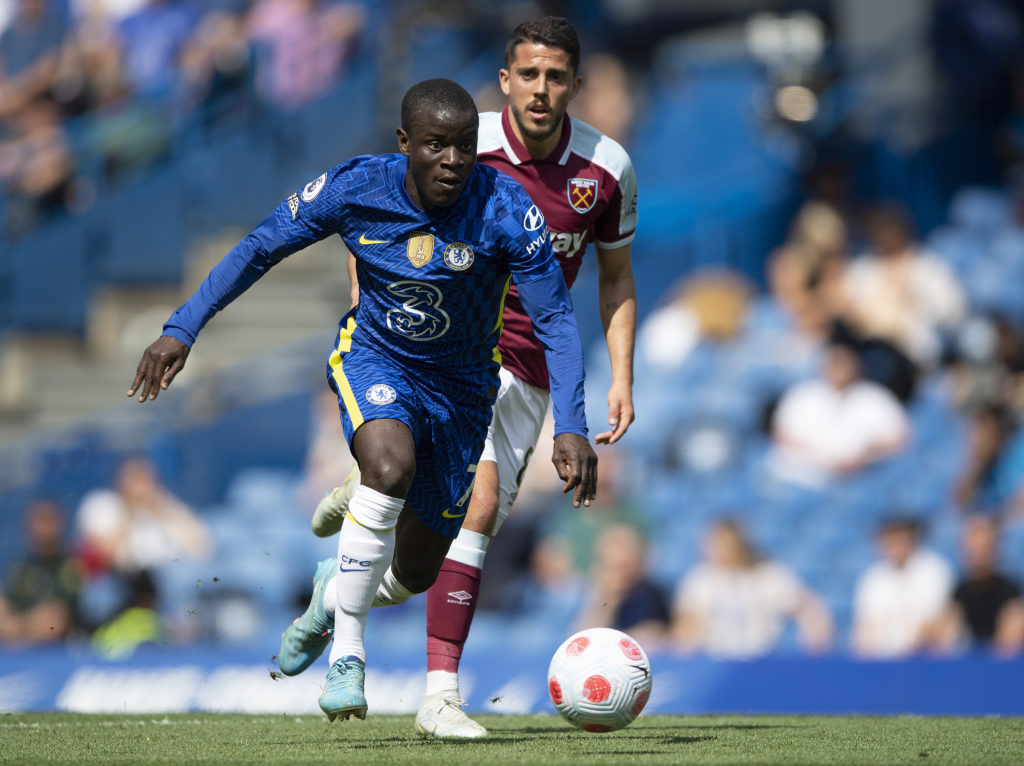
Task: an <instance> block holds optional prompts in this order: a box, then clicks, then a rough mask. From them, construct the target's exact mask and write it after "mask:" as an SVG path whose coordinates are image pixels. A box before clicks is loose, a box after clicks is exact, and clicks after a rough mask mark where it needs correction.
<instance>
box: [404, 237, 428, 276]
mask: <svg viewBox="0 0 1024 766" xmlns="http://www.w3.org/2000/svg"><path fill="white" fill-rule="evenodd" d="M405 254H406V255H408V256H409V263H411V264H412V265H413V266H415V267H416V268H417V269H418V268H419V267H420V266H423V265H424V264H426V263H427V262H428V261H429V260H430V258H431V256H432V255H433V254H434V235H433V234H427V233H426V232H422V231H414V232H413V233H412V234H410V235H409V244H407V245H406V246H405Z"/></svg>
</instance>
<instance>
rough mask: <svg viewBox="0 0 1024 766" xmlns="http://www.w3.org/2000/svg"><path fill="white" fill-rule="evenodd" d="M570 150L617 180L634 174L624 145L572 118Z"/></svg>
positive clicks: (591, 126)
mask: <svg viewBox="0 0 1024 766" xmlns="http://www.w3.org/2000/svg"><path fill="white" fill-rule="evenodd" d="M568 148H569V151H570V152H572V153H573V154H576V155H579V156H580V157H582V158H583V159H585V160H587V161H588V162H592V163H594V164H595V165H598V166H600V167H602V168H604V169H605V170H606V171H608V173H610V174H611V175H612V176H613V177H614V178H615V179H616V180H621V179H622V177H623V176H625V175H626V174H630V173H632V172H633V162H632V160H631V159H630V158H629V152H627V151H626V150H625V148H624V147H623V146H622V144H620V143H619V142H618V141H616V140H615V139H614V138H611V137H609V136H606V135H605V134H604V133H602V132H601V131H600V130H598V129H597V128H595V127H594V126H593V125H590V124H588V123H586V122H583V120H577V119H575V118H572V136H571V137H570V139H569V147H568Z"/></svg>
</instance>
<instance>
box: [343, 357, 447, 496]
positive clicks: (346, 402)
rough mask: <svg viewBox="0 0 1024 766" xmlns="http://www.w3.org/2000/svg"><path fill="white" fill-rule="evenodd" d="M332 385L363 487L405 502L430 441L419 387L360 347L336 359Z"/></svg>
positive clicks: (392, 363) (390, 362)
mask: <svg viewBox="0 0 1024 766" xmlns="http://www.w3.org/2000/svg"><path fill="white" fill-rule="evenodd" d="M328 380H329V382H330V385H331V388H332V389H333V390H334V391H335V393H336V394H337V395H338V406H339V408H340V411H341V423H342V428H343V429H344V431H345V438H346V439H347V440H348V443H349V447H350V448H351V449H352V454H353V455H355V457H356V459H357V460H358V461H359V466H360V470H361V472H362V476H363V478H362V483H363V484H366V485H368V486H370V487H371V488H373V489H376V490H377V491H379V492H383V493H384V494H387V495H391V496H393V497H405V495H406V493H407V492H408V491H409V489H410V486H411V483H412V481H413V477H414V475H415V469H416V445H417V443H418V442H419V441H421V440H422V439H424V438H427V437H429V431H428V428H427V426H426V424H425V423H424V420H423V413H422V409H423V406H422V402H421V400H420V395H419V391H418V389H417V387H416V386H415V385H413V384H412V382H411V381H410V380H409V376H408V374H407V372H406V371H405V370H404V369H403V368H402V367H401V366H400V365H399V364H397V363H396V362H395V361H394V360H393V359H391V358H389V357H387V356H384V355H381V354H379V353H377V352H376V351H374V350H373V349H369V348H366V347H362V346H359V345H357V344H352V345H351V346H350V347H348V348H347V350H345V351H344V352H341V351H337V350H336V351H335V353H334V354H332V356H331V359H330V362H329V363H328Z"/></svg>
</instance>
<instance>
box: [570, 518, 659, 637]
mask: <svg viewBox="0 0 1024 766" xmlns="http://www.w3.org/2000/svg"><path fill="white" fill-rule="evenodd" d="M646 569H647V567H646V545H645V543H644V539H643V537H641V535H640V533H639V532H637V531H636V529H635V528H634V527H632V526H630V525H628V524H621V523H617V524H613V525H611V526H609V527H607V528H606V529H604V530H603V531H602V532H601V534H600V535H599V536H598V538H597V540H596V541H595V544H594V561H593V565H592V567H591V577H590V579H589V590H588V593H587V595H586V598H585V600H584V604H583V610H582V611H581V612H580V615H579V617H578V618H577V627H578V628H579V629H583V628H595V627H606V628H615V629H616V630H621V631H624V632H626V633H629V634H630V635H631V636H633V637H634V638H636V639H637V640H638V641H641V642H648V643H649V642H652V641H656V640H658V639H661V638H662V637H663V636H664V635H665V632H666V630H667V629H668V624H669V608H668V602H667V601H666V599H665V596H664V594H663V593H662V592H661V589H660V588H659V587H658V586H657V585H656V584H655V583H653V582H651V580H650V579H649V577H648V576H647V571H646Z"/></svg>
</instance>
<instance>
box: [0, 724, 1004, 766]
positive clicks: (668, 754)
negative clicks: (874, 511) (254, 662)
mask: <svg viewBox="0 0 1024 766" xmlns="http://www.w3.org/2000/svg"><path fill="white" fill-rule="evenodd" d="M479 720H480V722H481V723H482V724H484V725H485V726H486V727H487V728H488V729H489V730H490V732H491V736H490V737H489V738H487V739H486V740H484V741H479V742H442V741H439V740H428V739H423V738H421V737H419V736H417V735H416V734H415V733H414V732H413V719H412V716H374V715H371V716H370V717H369V718H368V719H367V720H366V721H356V720H351V721H344V722H342V721H337V722H335V723H333V724H330V723H328V722H327V719H326V718H320V717H314V716H299V717H296V716H272V715H256V716H246V715H218V714H183V715H167V716H164V715H124V716H117V715H78V714H64V713H46V714H6V715H0V763H18V764H32V763H56V762H62V763H76V764H82V763H96V764H101V763H102V764H114V763H197V764H198V763H210V764H214V763H215V764H222V765H223V764H230V763H264V764H279V763H330V764H335V766H336V765H337V764H343V763H348V764H358V765H359V766H373V765H374V764H417V765H420V764H425V765H426V766H431V764H439V765H443V766H457V765H458V764H490V765H491V766H505V765H506V764H552V765H555V764H557V765H560V764H588V766H592V765H594V764H610V763H614V764H630V766H633V765H634V764H787V765H790V766H792V765H795V764H908V763H914V764H928V765H929V766H935V765H937V764H986V765H987V764H1021V763H1024V719H1020V718H917V717H893V718H868V717H822V716H667V715H649V716H642V717H641V718H640V719H638V720H637V721H636V722H635V723H633V724H632V725H631V726H629V727H628V728H626V729H623V730H622V731H618V732H613V733H610V734H587V733H584V732H578V731H575V730H574V729H571V728H570V727H569V726H568V725H567V724H566V723H565V722H564V721H563V720H562V719H561V718H558V717H557V716H554V715H549V716H544V715H536V716H493V715H491V716H486V715H485V716H480V717H479Z"/></svg>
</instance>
